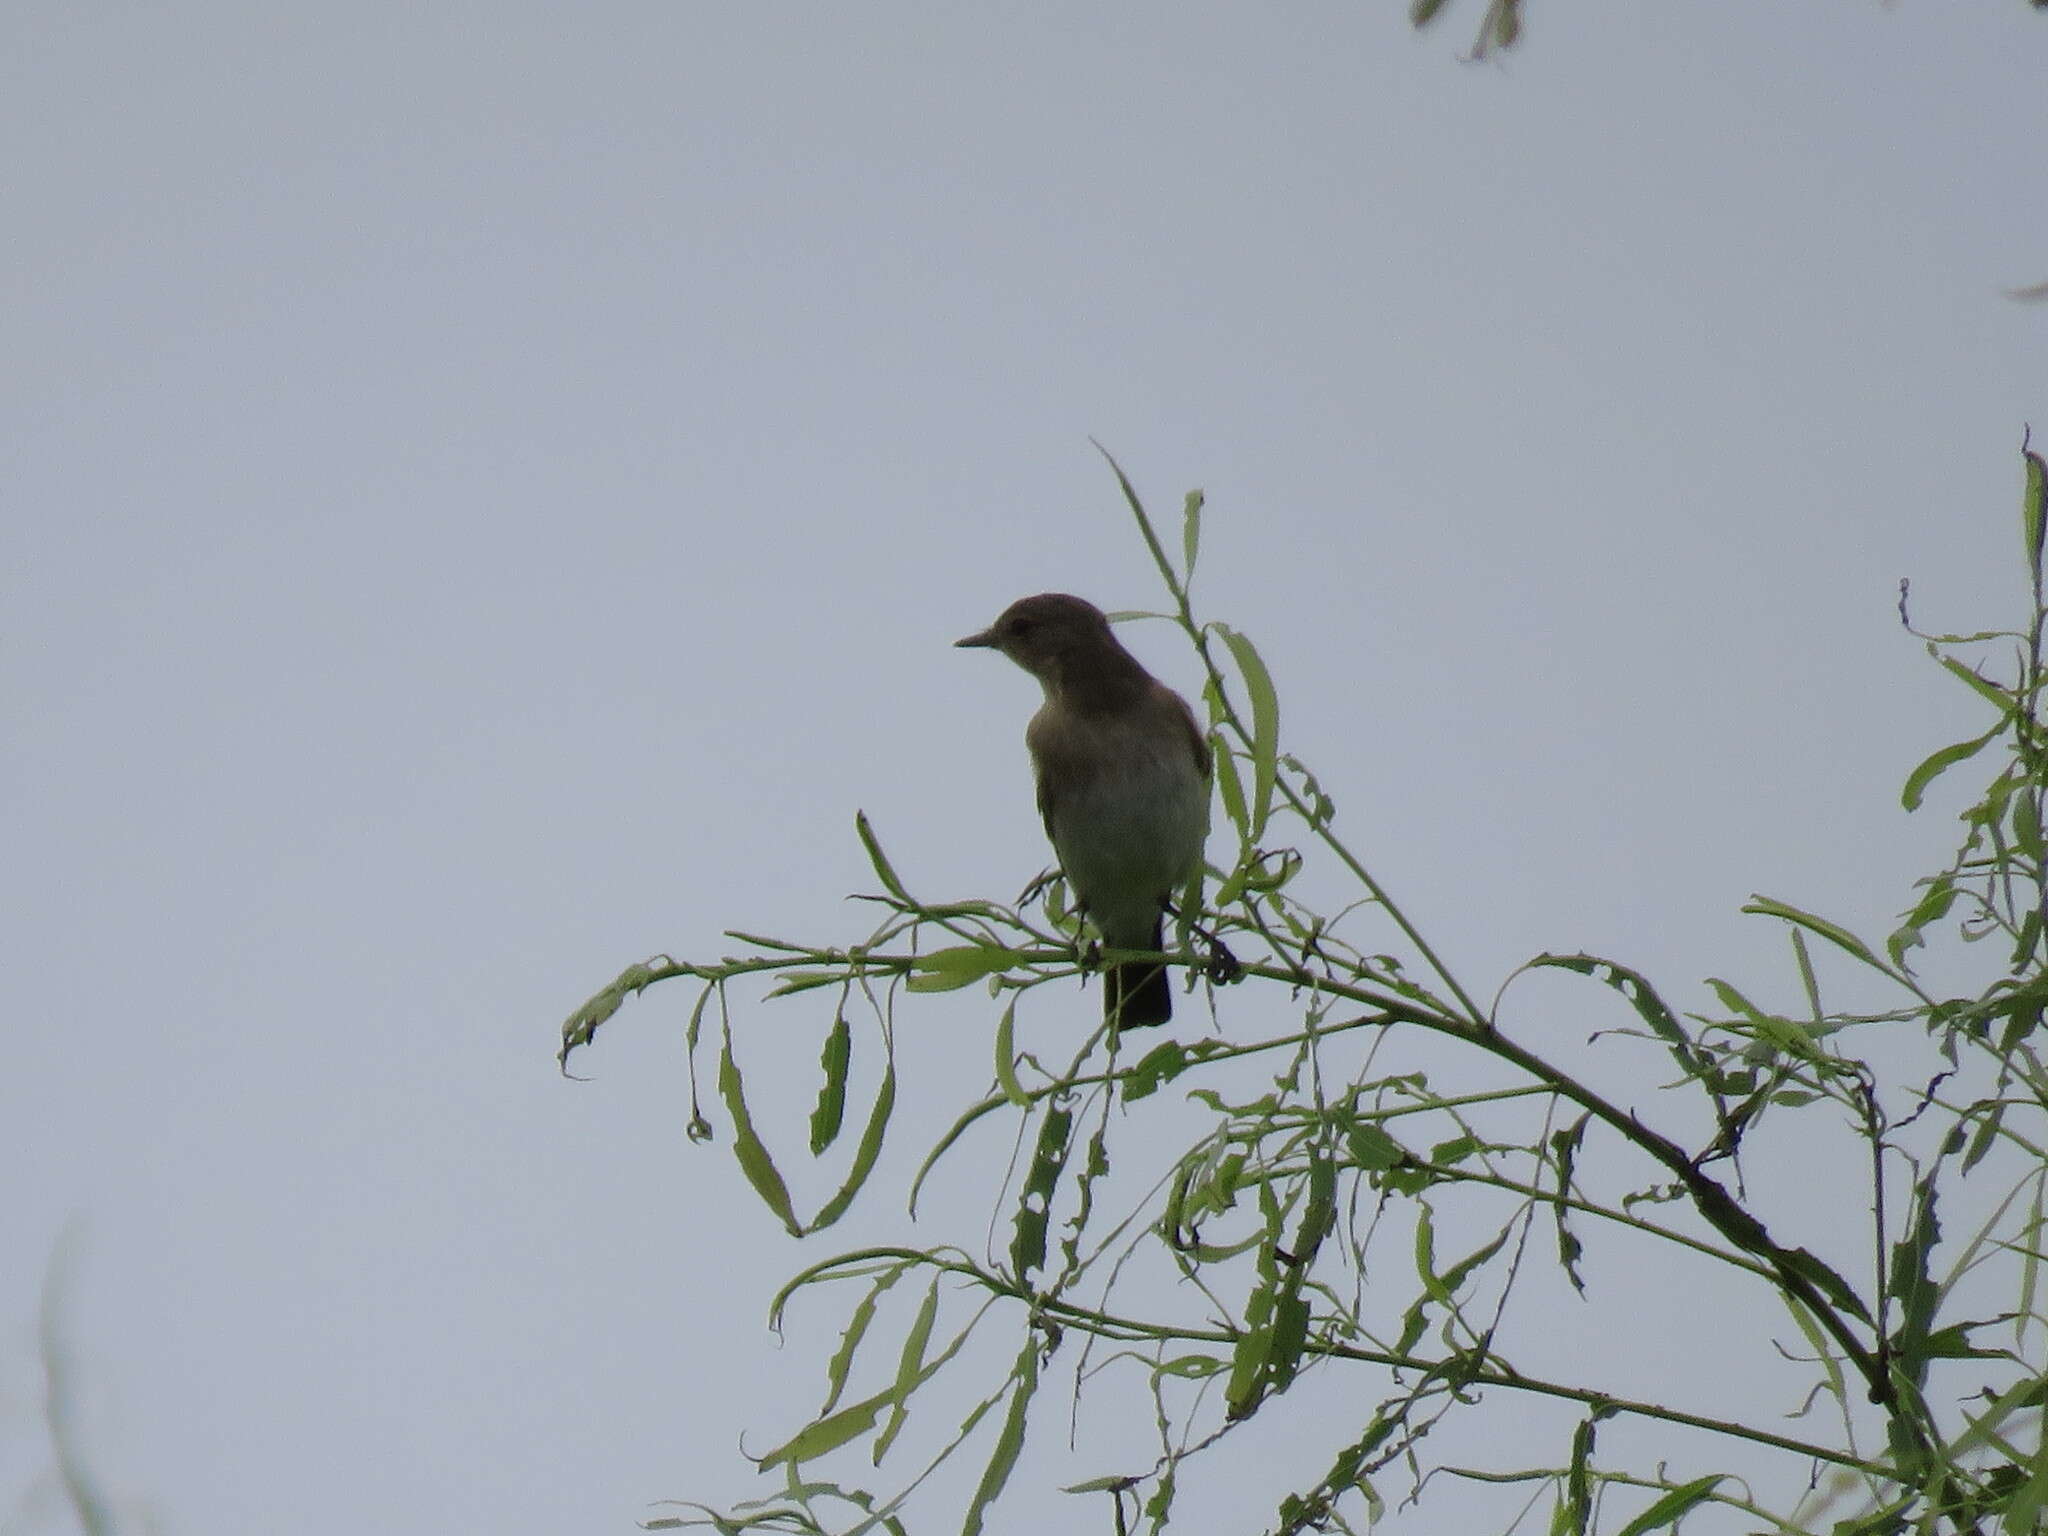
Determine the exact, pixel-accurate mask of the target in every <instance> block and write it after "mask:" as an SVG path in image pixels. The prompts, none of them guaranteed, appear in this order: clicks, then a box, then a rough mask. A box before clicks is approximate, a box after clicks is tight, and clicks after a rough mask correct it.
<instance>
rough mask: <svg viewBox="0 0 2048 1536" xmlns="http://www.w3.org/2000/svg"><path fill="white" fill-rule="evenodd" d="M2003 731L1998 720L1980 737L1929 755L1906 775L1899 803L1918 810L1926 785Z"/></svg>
mask: <svg viewBox="0 0 2048 1536" xmlns="http://www.w3.org/2000/svg"><path fill="white" fill-rule="evenodd" d="M2004 729H2005V721H2003V720H2000V721H1999V722H1998V724H1996V725H1994V726H1992V727H1991V729H1990V730H1988V731H1986V732H1985V733H1984V734H1983V735H1982V736H1974V737H1972V738H1971V739H1970V740H1968V741H1959V742H1956V743H1955V744H1954V745H1952V746H1946V747H1943V748H1942V749H1941V750H1940V751H1939V752H1935V753H1932V754H1930V755H1929V756H1928V758H1927V760H1926V761H1925V762H1923V763H1921V765H1920V766H1919V767H1918V768H1915V769H1914V770H1913V771H1912V772H1911V773H1909V774H1907V775H1906V787H1905V788H1904V789H1903V790H1901V791H1900V793H1899V803H1900V804H1901V805H1903V806H1905V808H1906V809H1907V810H1909V811H1917V810H1919V809H1920V801H1921V798H1922V797H1923V796H1924V795H1925V794H1926V793H1927V786H1928V785H1930V784H1932V783H1933V782H1934V781H1935V780H1936V779H1938V778H1940V777H1941V776H1942V775H1943V774H1944V773H1946V772H1948V770H1949V769H1951V768H1953V767H1955V765H1956V764H1957V763H1962V762H1968V761H1969V760H1970V759H1971V758H1973V757H1975V756H1976V755H1977V754H1978V753H1979V752H1981V751H1983V750H1984V748H1985V746H1986V744H1988V743H1989V742H1990V740H1991V738H1992V737H1994V736H1996V735H1997V734H1998V733H1999V732H2000V731H2002V730H2004Z"/></svg>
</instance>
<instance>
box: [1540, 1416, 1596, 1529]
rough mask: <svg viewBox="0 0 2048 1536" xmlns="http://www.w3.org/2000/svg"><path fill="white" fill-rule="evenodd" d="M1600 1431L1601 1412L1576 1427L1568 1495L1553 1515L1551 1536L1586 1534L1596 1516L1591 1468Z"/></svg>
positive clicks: (1567, 1474) (1569, 1470)
mask: <svg viewBox="0 0 2048 1536" xmlns="http://www.w3.org/2000/svg"><path fill="white" fill-rule="evenodd" d="M1599 1433H1600V1418H1599V1415H1598V1414H1595V1415H1593V1416H1592V1417H1590V1418H1586V1419H1582V1420H1580V1421H1579V1427H1578V1428H1577V1429H1575V1430H1573V1431H1572V1460H1571V1466H1570V1467H1569V1468H1568V1469H1567V1470H1566V1472H1565V1483H1564V1498H1563V1499H1562V1500H1560V1501H1559V1503H1558V1506H1557V1509H1556V1511H1555V1513H1554V1514H1553V1515H1552V1516H1551V1520H1550V1531H1551V1536H1586V1532H1587V1530H1588V1529H1589V1528H1590V1526H1591V1523H1592V1519H1593V1482H1592V1478H1591V1477H1590V1476H1588V1469H1589V1468H1590V1467H1591V1465H1592V1461H1593V1441H1594V1439H1595V1437H1596V1436H1598V1434H1599Z"/></svg>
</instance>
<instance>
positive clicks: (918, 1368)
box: [874, 1279, 939, 1466]
mask: <svg viewBox="0 0 2048 1536" xmlns="http://www.w3.org/2000/svg"><path fill="white" fill-rule="evenodd" d="M938 1315H939V1282H938V1281H937V1280H936V1279H934V1280H933V1281H932V1283H931V1286H930V1288H929V1289H927V1290H926V1291H925V1293H924V1300H923V1301H921V1302H919V1303H918V1308H917V1316H916V1318H915V1319H913V1320H912V1322H911V1324H910V1332H909V1333H907V1334H905V1335H904V1337H903V1353H902V1355H901V1356H900V1358H899V1359H898V1360H897V1362H896V1383H895V1385H894V1386H893V1387H891V1388H890V1389H889V1422H888V1423H887V1424H885V1425H883V1426H882V1432H881V1433H880V1434H879V1435H877V1436H875V1454H874V1461H875V1465H876V1466H880V1465H881V1464H882V1458H883V1457H884V1456H886V1455H887V1454H888V1453H889V1447H890V1446H891V1445H893V1444H895V1442H896V1435H897V1432H898V1431H899V1430H901V1429H902V1428H903V1421H904V1420H905V1419H906V1418H908V1417H909V1415H910V1394H911V1393H913V1392H915V1391H916V1390H917V1388H918V1385H919V1384H920V1383H921V1382H922V1381H923V1379H924V1377H923V1371H924V1352H925V1347H926V1345H928V1344H929V1343H930V1342H931V1336H932V1324H933V1322H934V1321H936V1320H937V1318H938Z"/></svg>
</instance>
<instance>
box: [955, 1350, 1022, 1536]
mask: <svg viewBox="0 0 2048 1536" xmlns="http://www.w3.org/2000/svg"><path fill="white" fill-rule="evenodd" d="M1012 1374H1013V1375H1014V1376H1015V1378H1016V1382H1017V1385H1016V1386H1015V1387H1013V1388H1012V1389H1011V1391H1010V1411H1009V1412H1008V1413H1007V1414H1005V1415H1004V1416H1003V1428H1002V1432H1001V1433H1000V1434H998V1435H997V1436H996V1448H995V1450H994V1452H993V1453H992V1454H991V1455H990V1456H989V1459H988V1465H987V1466H986V1467H984V1468H983V1469H982V1473H981V1484H980V1486H979V1487H977V1488H976V1489H975V1490H974V1502H973V1503H972V1504H970V1505H968V1506H967V1519H966V1520H965V1521H964V1522H963V1523H962V1525H961V1527H960V1536H981V1523H982V1518H983V1516H985V1515H986V1514H987V1512H988V1507H989V1505H991V1504H993V1503H994V1502H995V1501H996V1497H997V1495H999V1494H1000V1493H1001V1492H1002V1491H1003V1485H1004V1484H1005V1483H1007V1482H1008V1481H1009V1480H1010V1471H1011V1469H1012V1468H1014V1467H1015V1466H1016V1465H1017V1453H1018V1452H1019V1451H1021V1450H1023V1449H1024V1421H1025V1419H1026V1417H1027V1416H1028V1415H1029V1413H1030V1411H1031V1396H1032V1394H1033V1393H1034V1392H1036V1391H1037V1390H1038V1335H1037V1334H1035V1333H1034V1334H1031V1335H1029V1336H1028V1337H1026V1339H1025V1340H1024V1352H1023V1353H1022V1354H1020V1355H1019V1356H1018V1357H1017V1364H1016V1367H1015V1369H1014V1371H1013V1373H1012Z"/></svg>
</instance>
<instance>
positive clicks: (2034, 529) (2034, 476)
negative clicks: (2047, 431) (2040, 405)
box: [2020, 283, 2048, 587]
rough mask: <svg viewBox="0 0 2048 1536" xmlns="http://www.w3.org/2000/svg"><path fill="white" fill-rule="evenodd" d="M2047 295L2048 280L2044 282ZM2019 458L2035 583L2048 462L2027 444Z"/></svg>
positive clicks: (2047, 529)
mask: <svg viewBox="0 0 2048 1536" xmlns="http://www.w3.org/2000/svg"><path fill="white" fill-rule="evenodd" d="M2041 286H2042V291H2043V293H2044V294H2048V283H2044V284H2042V285H2041ZM2020 458H2021V459H2022V460H2023V461H2024V462H2025V464H2026V470H2027V488H2026V492H2025V494H2024V495H2022V496H2021V498H2020V524H2021V528H2022V531H2023V532H2024V533H2025V535H2026V540H2027V560H2028V562H2029V564H2030V565H2031V566H2032V567H2033V572H2034V585H2035V586H2036V587H2039V586H2040V585H2041V540H2042V536H2043V533H2044V532H2048V527H2044V522H2043V518H2044V513H2043V510H2042V505H2043V503H2044V502H2048V462H2043V460H2042V458H2041V455H2039V454H2038V453H2036V452H2034V450H2033V449H2031V448H2028V447H2026V446H2024V445H2023V446H2022V447H2021V448H2020Z"/></svg>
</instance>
